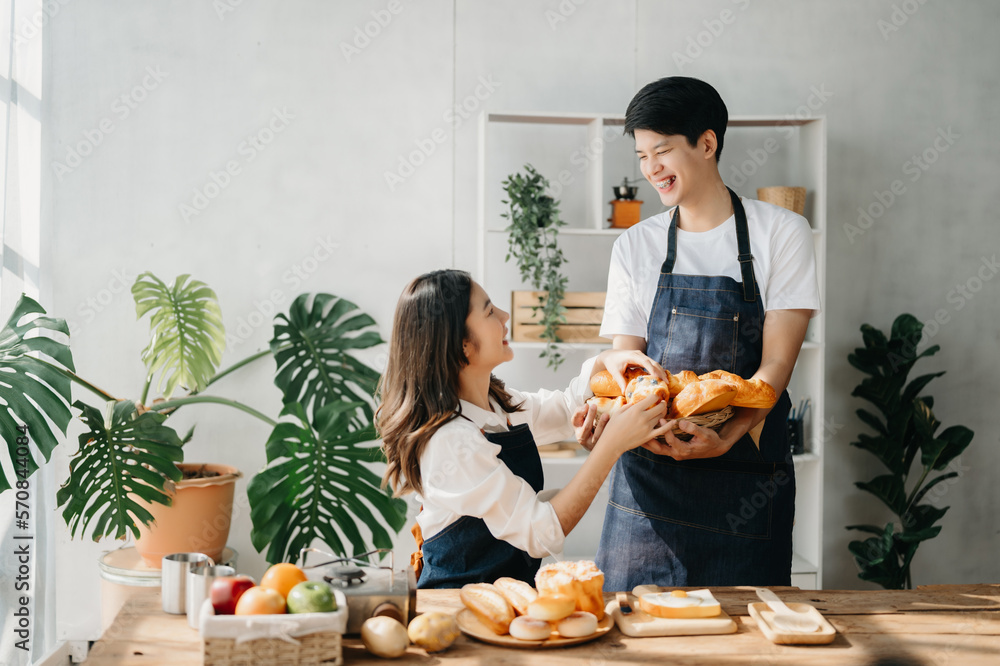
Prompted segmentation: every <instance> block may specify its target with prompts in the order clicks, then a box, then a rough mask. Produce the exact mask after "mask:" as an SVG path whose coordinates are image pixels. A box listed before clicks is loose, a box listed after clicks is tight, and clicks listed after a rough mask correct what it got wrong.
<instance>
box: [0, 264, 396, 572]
mask: <svg viewBox="0 0 1000 666" xmlns="http://www.w3.org/2000/svg"><path fill="white" fill-rule="evenodd" d="M132 294H133V297H134V299H135V303H136V313H137V316H138V317H139V318H142V317H144V316H146V315H149V317H150V342H149V345H148V346H147V347H146V348H145V349H144V350H143V353H142V360H143V361H144V363H145V365H146V371H147V372H146V381H145V385H144V387H143V390H142V393H141V395H140V398H139V399H138V400H137V401H131V400H125V399H120V398H117V397H115V395H113V394H112V393H110V392H108V391H105V390H103V389H101V388H98V387H97V386H96V385H95V384H94V383H91V382H90V381H87V380H85V379H83V378H82V377H80V376H79V375H77V374H76V372H75V366H74V363H73V357H72V353H71V351H70V347H69V344H68V337H69V329H68V327H67V325H66V322H65V321H63V320H61V319H55V318H50V317H47V316H45V315H46V313H45V310H44V309H43V308H42V307H41V306H40V305H39V304H38V303H37V302H35V301H34V300H32V299H30V298H28V297H26V296H22V297H21V299H20V301H19V302H18V303H17V305H16V306H15V308H14V310H13V312H12V313H11V315H10V318H9V320H8V322H7V324H6V325H5V326H4V328H3V330H2V331H0V401H2V403H3V404H2V405H0V432H2V433H3V434H4V436H5V440H6V441H7V442H8V448H7V455H8V456H9V462H10V465H11V467H12V468H13V470H14V478H13V479H9V478H8V477H7V476H6V474H5V473H4V471H3V469H2V468H0V492H3V491H6V490H8V489H10V488H11V487H12V485H14V482H15V481H16V482H21V481H26V480H27V478H28V477H30V476H31V474H33V473H34V472H35V470H36V469H37V467H38V463H37V460H36V457H35V455H34V453H33V452H32V450H31V449H32V448H34V449H35V450H36V451H37V453H39V454H41V457H42V458H44V459H45V460H48V459H49V457H50V456H51V453H52V451H53V450H54V448H55V447H56V446H57V445H58V443H59V437H60V434H62V435H65V433H66V430H67V427H68V425H69V422H70V419H71V416H72V411H71V407H73V408H76V409H77V410H78V411H79V417H80V420H81V421H82V422H83V425H84V430H85V431H84V432H83V434H81V435H80V437H79V450H78V451H77V452H76V453H74V454H73V456H72V457H71V460H70V476H69V479H68V480H67V481H66V483H65V484H64V485H63V486H62V488H60V489H59V491H58V493H57V501H58V504H59V506H61V507H64V509H63V518H64V519H65V521H66V523H67V525H68V526H69V528H70V532H71V535H72V536H75V535H76V532H77V530H80V532H81V533H84V532H86V530H87V529H88V528H90V530H91V536H92V537H93V538H94V540H98V539H100V538H102V537H106V536H111V537H114V538H124V537H125V536H126V535H127V534H128V533H129V532H132V533H133V534H135V535H136V536H138V524H139V523H143V524H148V523H149V522H150V520H151V519H152V517H151V515H150V514H149V512H148V511H146V510H145V509H144V508H143V506H142V504H141V503H140V502H137V499H136V498H141V499H143V500H145V501H146V502H157V503H161V504H165V503H169V501H170V499H169V496H168V495H167V494H166V492H165V489H164V486H165V483H166V482H167V480H172V481H177V480H179V479H180V478H181V472H180V471H179V469H178V468H177V466H176V464H175V463H178V462H180V461H181V460H182V459H183V445H184V444H185V443H187V442H188V441H189V440H190V439H191V436H192V434H193V432H191V431H189V432H188V433H186V434H185V435H184V436H183V437H182V436H180V435H179V434H178V433H177V432H176V431H175V430H174V429H173V428H171V427H170V426H169V425H167V424H166V421H167V419H168V417H169V415H170V414H172V413H174V412H175V411H176V410H177V409H179V408H181V407H183V406H185V405H192V404H197V403H217V404H223V405H227V406H230V407H233V408H236V409H240V410H242V411H244V412H246V413H248V414H250V415H252V416H255V417H257V418H259V419H261V420H262V421H264V422H265V423H267V424H268V425H269V426H271V427H272V428H273V431H272V433H271V436H270V437H269V439H268V441H267V444H266V449H267V459H268V466H267V467H266V468H265V469H264V470H263V471H262V472H261V473H260V474H258V475H257V476H256V477H255V478H254V479H253V480H252V481H251V483H250V486H249V499H250V503H251V507H252V509H251V519H252V521H253V525H254V528H253V533H252V541H253V543H254V546H255V547H256V548H257V549H258V550H262V549H263V548H264V547H267V546H268V545H269V546H270V548H269V551H268V559H269V560H270V561H272V562H276V561H281V560H288V559H295V558H297V556H298V552H299V549H300V548H301V547H302V546H303V545H309V544H310V543H311V542H312V540H313V539H317V538H318V539H320V540H322V541H324V542H325V543H326V545H327V546H328V547H329V548H331V549H332V550H334V551H335V552H338V553H344V554H348V553H347V549H346V546H345V541H346V542H349V543H350V544H351V547H352V548H353V550H354V552H355V553H356V552H361V551H364V550H368V547H367V545H366V543H365V540H364V537H363V536H361V535H360V534H359V530H358V528H357V526H356V522H358V521H361V522H363V523H365V525H366V526H368V528H369V531H370V533H371V539H372V541H373V542H374V544H375V545H376V546H378V547H385V546H388V545H389V544H390V543H391V536H390V534H389V532H388V530H387V529H386V527H385V526H388V527H389V528H390V529H392V530H394V531H398V530H399V529H401V528H402V526H403V523H404V521H405V504H404V503H403V502H402V501H401V500H396V499H392V498H391V497H390V496H389V495H388V494H387V492H386V491H383V490H381V489H380V481H381V479H380V478H379V477H378V476H377V475H375V474H374V473H373V472H371V471H370V470H369V469H368V468H367V467H366V466H365V464H364V463H369V462H374V461H377V460H379V459H380V453H379V448H378V447H377V446H376V445H374V440H375V439H376V435H375V433H374V429H373V426H372V420H373V417H372V397H371V396H372V394H373V393H374V390H375V385H376V383H377V381H378V373H377V372H376V371H375V370H373V369H371V368H369V367H368V366H366V365H365V364H364V363H362V362H361V361H359V360H358V359H357V358H355V357H354V356H353V355H352V354H351V353H350V352H352V351H353V350H358V349H365V348H369V347H372V346H374V345H377V344H379V343H381V342H382V340H381V338H380V337H379V335H378V332H377V330H376V328H375V322H374V320H373V319H372V318H371V317H369V316H368V315H366V314H364V313H362V312H360V310H359V309H358V308H357V306H356V305H354V304H353V303H351V302H349V301H346V300H344V299H340V298H337V297H336V296H332V295H329V294H319V295H316V296H315V297H312V298H310V296H309V295H308V294H303V295H301V296H299V297H298V298H297V299H296V300H295V301H294V302H293V303H292V305H291V308H290V312H289V314H288V315H284V314H279V315H278V316H276V317H275V334H274V338H273V340H272V341H271V344H270V348H269V349H268V350H265V351H262V352H258V353H256V354H253V355H251V356H250V357H248V358H245V359H243V360H241V361H239V362H238V363H235V364H234V365H232V366H230V367H229V368H227V369H224V370H219V364H220V362H221V359H222V353H223V351H224V349H225V329H224V327H223V323H222V316H221V313H220V310H219V305H218V300H217V298H216V295H215V293H214V292H213V291H212V290H211V289H209V288H208V286H207V285H205V284H204V283H202V282H199V281H197V280H192V279H190V276H188V275H182V276H180V277H178V278H177V279H176V280H175V281H174V283H173V284H172V285H168V284H166V283H164V282H162V281H160V280H159V279H158V278H156V277H155V276H153V275H152V274H150V273H144V274H142V275H140V276H139V277H138V279H137V280H136V282H135V284H134V285H133V287H132ZM264 357H270V358H273V359H274V360H275V362H276V364H277V372H276V375H275V378H274V382H275V384H276V385H277V386H278V387H279V388H280V389H281V391H282V393H283V402H284V405H283V408H282V409H281V414H280V416H279V419H281V420H280V421H275V420H274V419H272V418H270V417H268V416H266V415H265V414H263V413H262V412H260V411H258V410H256V409H254V408H252V407H250V406H248V405H244V404H242V403H239V402H237V401H234V400H230V399H228V398H224V397H221V396H218V395H212V394H209V393H206V392H205V391H206V390H207V389H208V388H209V387H210V386H212V384H214V383H215V382H217V381H218V380H219V379H221V378H222V377H224V376H226V375H228V374H230V373H232V372H235V371H237V370H239V369H240V368H242V367H244V366H246V365H247V364H249V363H252V362H254V361H257V360H259V359H262V358H264ZM154 382H155V383H156V391H157V392H159V393H161V394H162V397H158V398H156V399H154V400H153V401H152V402H151V403H148V404H147V401H148V399H149V393H150V390H151V388H152V387H153V385H154ZM74 384H75V385H76V386H78V387H80V388H82V389H85V390H86V391H87V392H88V395H90V394H93V395H94V396H96V397H97V398H98V401H97V402H94V401H93V399H92V398H88V400H90V401H91V402H85V401H84V399H82V398H78V399H76V400H75V401H74V400H73V391H72V387H73V385H74ZM181 390H183V394H182V395H177V393H178V392H179V391H181ZM91 403H93V404H91ZM25 435H27V436H25ZM29 443H30V444H29ZM362 498H363V499H362ZM366 502H367V503H366ZM369 505H370V506H371V507H372V508H374V509H375V511H376V512H377V513H378V514H379V516H380V517H381V520H379V519H378V518H377V517H376V516H374V515H373V514H372V511H371V509H370V508H369ZM384 525H385V526H384Z"/></svg>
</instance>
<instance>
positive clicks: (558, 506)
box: [376, 270, 666, 588]
mask: <svg viewBox="0 0 1000 666" xmlns="http://www.w3.org/2000/svg"><path fill="white" fill-rule="evenodd" d="M509 318H510V316H509V315H508V314H507V313H506V312H504V311H503V310H501V309H500V308H499V307H497V306H496V305H495V304H493V303H492V302H491V301H490V299H489V297H488V296H487V294H486V292H485V291H483V288H482V287H480V286H479V285H478V284H477V283H475V282H474V281H473V280H472V278H471V277H470V276H469V274H468V273H465V272H462V271H454V270H443V271H435V272H433V273H427V274H425V275H421V276H420V277H418V278H417V279H415V280H414V281H413V282H411V283H410V284H409V285H408V286H407V287H406V289H405V290H404V291H403V294H402V296H401V297H400V299H399V303H398V304H397V306H396V315H395V321H394V323H393V330H392V338H391V340H390V342H389V361H388V364H387V366H386V370H385V372H384V374H383V375H382V381H381V384H380V386H379V390H378V399H379V407H378V410H377V413H376V423H377V427H378V429H379V432H380V435H381V437H382V440H383V450H384V452H385V455H386V458H387V460H388V468H387V470H386V474H385V481H386V482H387V483H389V484H391V486H392V488H393V490H394V492H395V494H396V495H397V496H398V495H403V494H406V493H409V492H415V493H417V497H418V499H419V500H420V502H421V503H422V510H421V513H420V515H419V516H418V517H417V527H418V528H419V530H418V529H415V530H414V535H415V536H417V545H418V547H421V538H420V536H419V535H420V534H421V533H422V535H423V537H424V540H423V542H422V573H420V574H419V580H418V587H421V588H429V587H461V586H462V585H464V584H466V583H480V582H493V581H494V580H496V579H497V578H500V577H502V576H510V577H513V578H518V579H520V580H524V581H526V582H529V583H533V580H534V575H535V573H536V572H537V570H538V567H539V563H540V561H541V560H540V558H542V557H544V556H546V555H549V554H552V553H558V552H560V551H561V550H562V546H563V541H564V539H565V535H566V534H567V533H569V531H570V530H572V529H573V527H574V526H575V525H576V524H577V522H579V520H580V518H581V517H582V516H583V514H584V512H585V511H586V510H587V507H588V506H590V503H591V502H592V501H593V499H594V496H595V495H596V494H597V491H598V490H599V489H600V487H601V484H602V483H603V482H604V479H605V478H606V477H607V475H608V472H609V471H610V470H611V468H612V466H613V465H614V463H615V461H616V460H617V459H618V457H619V456H621V455H622V453H624V452H625V451H627V450H629V449H632V448H635V447H637V446H639V445H641V444H643V443H645V442H648V441H649V440H651V439H653V438H655V437H659V436H661V435H662V434H663V432H664V431H665V427H666V426H665V425H661V419H662V417H663V416H664V411H665V407H666V405H664V404H662V403H661V404H654V402H653V400H654V397H652V396H651V397H650V398H649V399H647V400H645V401H643V402H640V403H636V404H635V405H632V406H629V407H626V408H625V409H623V410H622V411H621V412H619V413H617V414H615V416H614V417H613V418H611V419H610V420H602V421H600V422H599V423H598V424H597V428H596V429H595V430H594V434H593V436H592V442H590V443H591V444H593V442H596V444H593V450H592V451H591V452H590V454H589V455H588V457H587V460H586V461H585V462H584V464H583V465H582V466H581V468H580V470H579V471H578V472H577V474H576V476H574V477H573V479H572V480H571V481H570V483H569V484H568V485H567V486H566V487H565V488H563V489H562V490H560V491H559V492H558V493H557V494H556V495H555V496H554V497H552V499H551V500H550V501H547V502H546V501H542V500H540V499H539V498H538V492H539V491H540V490H542V486H543V479H542V465H541V460H540V459H539V457H538V450H537V448H536V445H537V444H545V443H549V442H555V441H560V440H563V439H566V438H568V437H572V436H573V434H574V425H575V426H577V427H579V428H581V431H582V432H584V431H589V429H590V426H591V425H592V424H593V416H594V414H593V410H592V409H591V410H590V411H589V412H587V413H586V417H584V416H583V414H584V411H583V410H582V409H581V407H582V406H583V404H584V400H585V399H586V397H587V396H588V395H589V378H590V375H591V374H592V373H594V372H598V371H600V370H602V369H604V368H605V367H608V368H615V369H616V370H618V371H619V373H620V371H621V370H622V369H624V368H625V366H626V365H628V364H629V363H637V364H640V365H641V364H643V363H644V362H648V359H647V358H646V357H645V356H644V355H642V354H641V353H639V352H633V351H626V352H611V351H609V352H605V353H604V354H602V355H601V356H598V357H597V359H596V360H595V362H594V363H593V365H592V368H590V369H588V370H587V371H586V372H584V373H581V376H580V377H577V378H576V379H574V380H573V383H572V384H571V385H570V387H569V389H568V390H566V391H544V390H543V391H539V392H538V393H521V392H519V391H514V390H510V389H507V388H505V386H504V384H503V382H501V381H500V380H499V379H497V378H496V377H494V376H493V374H492V373H493V370H494V369H495V368H496V367H497V366H498V365H500V364H501V363H503V362H504V361H509V360H511V359H512V358H513V357H514V352H513V350H512V349H511V348H510V346H509V345H508V344H507V340H506V337H507V326H506V324H507V321H508V319H509ZM574 417H575V421H574ZM664 423H665V422H664ZM586 439H587V438H584V440H586Z"/></svg>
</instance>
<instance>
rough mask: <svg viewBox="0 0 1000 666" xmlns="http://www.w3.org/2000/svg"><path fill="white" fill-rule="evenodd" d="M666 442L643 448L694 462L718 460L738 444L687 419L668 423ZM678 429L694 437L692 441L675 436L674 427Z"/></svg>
mask: <svg viewBox="0 0 1000 666" xmlns="http://www.w3.org/2000/svg"><path fill="white" fill-rule="evenodd" d="M667 425H668V426H669V428H667V432H666V434H664V435H663V440H664V442H666V443H665V444H664V443H663V442H659V441H655V440H654V441H650V442H646V443H645V444H643V445H642V446H643V447H644V448H646V449H648V450H649V451H652V452H653V453H657V454H659V455H661V456H669V457H671V458H673V459H674V460H694V459H696V458H718V457H719V456H721V455H724V454H725V453H726V452H728V451H729V449H731V448H733V444H735V443H736V442H735V441H734V442H727V441H726V440H724V439H722V438H721V437H720V436H719V433H717V432H715V431H714V430H712V429H711V428H702V427H700V426H696V425H695V424H693V423H691V422H690V421H687V420H685V419H677V420H674V421H670V422H668V423H667ZM675 426H676V427H678V428H680V429H681V430H683V431H684V432H686V433H689V434H690V435H691V436H692V437H691V440H690V441H687V442H685V441H682V440H680V439H677V436H676V435H674V433H673V429H674V427H675Z"/></svg>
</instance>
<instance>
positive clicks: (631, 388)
mask: <svg viewBox="0 0 1000 666" xmlns="http://www.w3.org/2000/svg"><path fill="white" fill-rule="evenodd" d="M650 393H655V394H656V395H657V396H659V399H660V400H663V401H664V402H668V401H669V400H670V388H669V386H668V385H667V383H666V382H665V381H663V380H660V379H657V378H656V377H654V376H653V375H639V376H637V377H636V378H635V379H633V380H632V381H630V382H629V383H628V386H626V387H625V402H627V403H629V404H631V403H635V402H639V401H640V400H643V399H644V398H646V397H647V396H648V395H649V394H650ZM657 402H659V401H657Z"/></svg>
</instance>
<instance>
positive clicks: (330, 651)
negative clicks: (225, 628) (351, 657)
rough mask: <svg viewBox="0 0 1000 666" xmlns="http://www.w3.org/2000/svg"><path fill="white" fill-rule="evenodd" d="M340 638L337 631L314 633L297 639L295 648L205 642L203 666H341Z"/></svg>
mask: <svg viewBox="0 0 1000 666" xmlns="http://www.w3.org/2000/svg"><path fill="white" fill-rule="evenodd" d="M340 639H341V636H340V633H338V632H336V631H317V632H315V633H311V634H306V635H304V636H298V637H297V638H296V640H298V642H299V644H298V645H295V644H293V643H289V642H287V641H283V640H281V639H278V638H258V639H255V640H252V641H245V642H243V643H240V644H239V645H237V644H236V639H234V638H206V639H205V661H204V664H205V666H262V664H268V665H269V666H298V665H299V664H329V665H331V666H340V665H341V664H343V663H344V658H343V653H342V651H341V640H340Z"/></svg>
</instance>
